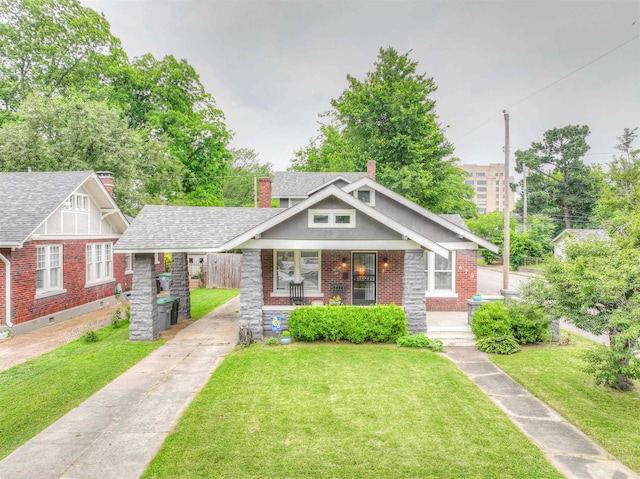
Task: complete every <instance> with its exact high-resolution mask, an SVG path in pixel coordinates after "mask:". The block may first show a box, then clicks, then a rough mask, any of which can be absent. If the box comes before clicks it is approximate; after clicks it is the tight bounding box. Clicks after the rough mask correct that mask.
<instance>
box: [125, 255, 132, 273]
mask: <svg viewBox="0 0 640 479" xmlns="http://www.w3.org/2000/svg"><path fill="white" fill-rule="evenodd" d="M127 258H129V266H130V268H127ZM124 274H133V253H124Z"/></svg>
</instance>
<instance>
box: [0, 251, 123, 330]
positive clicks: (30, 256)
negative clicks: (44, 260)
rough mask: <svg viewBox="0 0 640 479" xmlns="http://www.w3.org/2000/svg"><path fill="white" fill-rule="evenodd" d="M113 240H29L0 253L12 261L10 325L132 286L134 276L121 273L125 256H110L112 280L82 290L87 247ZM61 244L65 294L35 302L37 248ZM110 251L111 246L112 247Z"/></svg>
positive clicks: (0, 286)
mask: <svg viewBox="0 0 640 479" xmlns="http://www.w3.org/2000/svg"><path fill="white" fill-rule="evenodd" d="M115 241H116V240H113V239H112V240H105V239H102V240H100V239H98V240H63V241H32V242H28V243H26V244H25V245H24V247H23V248H21V249H16V250H14V251H11V250H9V249H3V250H0V253H2V254H3V256H5V257H6V258H7V259H8V260H9V261H10V262H11V296H12V298H11V310H12V313H11V314H12V321H13V324H20V323H24V322H26V321H29V320H31V319H34V318H38V317H41V316H47V315H49V314H54V313H57V312H60V311H64V310H66V309H70V308H73V307H76V306H81V305H83V304H86V303H90V302H92V301H97V300H100V299H103V298H107V297H110V296H113V287H114V286H115V285H116V283H120V284H122V288H123V290H124V291H129V290H130V289H131V286H132V281H133V275H131V274H127V275H125V274H124V255H122V254H114V255H113V275H114V278H115V279H114V280H113V281H110V282H108V283H103V284H100V285H96V286H91V287H88V288H85V283H86V244H87V243H106V242H110V243H112V244H114V243H115ZM47 244H51V245H62V247H63V248H62V249H63V253H62V287H63V288H64V289H66V290H67V291H66V293H62V294H57V295H54V296H49V297H46V298H42V299H35V295H36V246H41V245H47ZM112 248H113V246H112ZM4 282H5V266H4V263H2V262H0V324H3V325H4V324H6V320H5V317H4V316H5V285H4Z"/></svg>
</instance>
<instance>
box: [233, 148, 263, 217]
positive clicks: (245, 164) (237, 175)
mask: <svg viewBox="0 0 640 479" xmlns="http://www.w3.org/2000/svg"><path fill="white" fill-rule="evenodd" d="M231 155H232V160H231V164H230V165H229V178H228V179H227V181H226V182H225V184H224V185H223V195H224V204H225V206H253V205H254V181H255V179H256V178H262V177H266V176H269V177H271V176H273V164H271V163H260V160H259V159H258V154H257V153H256V152H255V150H251V149H249V148H238V149H232V150H231Z"/></svg>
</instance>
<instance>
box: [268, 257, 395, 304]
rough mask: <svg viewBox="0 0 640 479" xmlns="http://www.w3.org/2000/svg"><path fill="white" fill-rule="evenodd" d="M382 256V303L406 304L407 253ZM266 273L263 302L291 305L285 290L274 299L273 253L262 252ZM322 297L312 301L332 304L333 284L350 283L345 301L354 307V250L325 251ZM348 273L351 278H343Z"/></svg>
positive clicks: (379, 259) (322, 266) (380, 260)
mask: <svg viewBox="0 0 640 479" xmlns="http://www.w3.org/2000/svg"><path fill="white" fill-rule="evenodd" d="M377 253H378V291H377V296H378V303H379V304H390V303H395V304H397V305H401V304H402V284H403V283H402V281H403V279H402V278H403V271H404V251H395V250H394V251H387V250H381V251H377ZM385 257H386V258H387V261H388V266H387V267H385V266H384V264H383V259H384V258H385ZM342 258H346V259H347V266H346V267H344V268H343V267H342ZM261 259H262V274H263V291H262V295H263V302H264V304H265V305H269V306H286V305H290V304H291V302H290V301H289V292H288V291H285V294H286V296H285V297H272V296H271V293H273V250H262V255H261ZM321 268H322V269H321V285H322V286H321V291H322V296H321V297H313V298H309V302H311V300H321V301H323V302H324V303H328V302H329V299H330V298H331V296H332V295H333V285H334V284H336V283H347V295H346V297H345V298H342V300H343V301H344V302H345V303H346V304H351V286H352V278H351V251H347V250H324V251H322V252H321ZM344 273H347V278H346V279H343V275H344Z"/></svg>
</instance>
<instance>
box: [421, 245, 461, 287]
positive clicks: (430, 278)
mask: <svg viewBox="0 0 640 479" xmlns="http://www.w3.org/2000/svg"><path fill="white" fill-rule="evenodd" d="M424 264H425V270H424V274H425V279H426V285H427V290H426V293H427V295H428V296H429V295H433V296H438V295H451V294H454V293H455V284H456V278H455V264H456V256H455V252H454V251H450V252H449V256H448V257H447V258H443V257H442V256H440V255H437V254H435V253H433V252H431V251H425V254H424Z"/></svg>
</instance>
